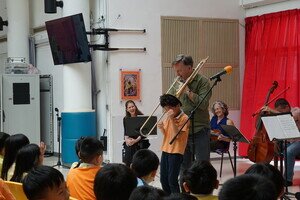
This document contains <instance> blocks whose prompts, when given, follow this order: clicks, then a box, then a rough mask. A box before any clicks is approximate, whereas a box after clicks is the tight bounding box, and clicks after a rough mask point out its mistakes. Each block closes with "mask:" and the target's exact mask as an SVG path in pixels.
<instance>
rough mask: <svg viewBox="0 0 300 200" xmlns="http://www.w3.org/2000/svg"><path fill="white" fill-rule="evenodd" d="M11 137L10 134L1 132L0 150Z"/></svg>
mask: <svg viewBox="0 0 300 200" xmlns="http://www.w3.org/2000/svg"><path fill="white" fill-rule="evenodd" d="M8 137H9V134H7V133H4V132H0V152H1V151H2V149H3V148H4V144H5V140H6V139H7V138H8Z"/></svg>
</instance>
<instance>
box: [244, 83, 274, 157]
mask: <svg viewBox="0 0 300 200" xmlns="http://www.w3.org/2000/svg"><path fill="white" fill-rule="evenodd" d="M277 87H278V83H277V81H274V82H273V84H272V87H271V88H270V89H269V91H268V94H267V97H266V99H265V102H264V106H266V105H267V104H268V101H269V98H270V95H271V94H272V93H273V92H274V90H275V89H276V88H277ZM267 114H268V113H266V112H260V114H259V115H258V116H257V118H256V130H255V134H254V136H253V138H252V140H251V141H250V144H249V147H248V152H247V153H248V158H249V160H251V161H252V162H255V163H257V162H264V163H270V162H271V160H272V159H273V157H274V143H273V142H271V141H270V139H269V136H268V134H267V131H266V129H265V127H264V125H263V123H262V120H261V116H263V115H267Z"/></svg>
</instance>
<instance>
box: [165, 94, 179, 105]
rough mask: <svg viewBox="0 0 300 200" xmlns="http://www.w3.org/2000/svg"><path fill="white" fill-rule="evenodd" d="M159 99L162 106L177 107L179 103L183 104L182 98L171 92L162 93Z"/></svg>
mask: <svg viewBox="0 0 300 200" xmlns="http://www.w3.org/2000/svg"><path fill="white" fill-rule="evenodd" d="M159 101H160V105H161V107H165V106H171V107H176V106H178V105H180V106H182V104H181V102H180V100H179V99H178V98H177V97H175V96H173V95H171V94H163V95H161V96H160V98H159Z"/></svg>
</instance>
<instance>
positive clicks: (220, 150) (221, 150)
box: [215, 144, 234, 178]
mask: <svg viewBox="0 0 300 200" xmlns="http://www.w3.org/2000/svg"><path fill="white" fill-rule="evenodd" d="M229 147H230V144H229V145H228V148H226V149H217V150H216V151H215V152H216V153H217V154H219V155H221V165H220V178H221V177H222V170H223V159H224V153H227V154H228V157H229V161H230V164H231V168H232V172H233V173H234V168H233V163H232V158H231V155H230V152H229Z"/></svg>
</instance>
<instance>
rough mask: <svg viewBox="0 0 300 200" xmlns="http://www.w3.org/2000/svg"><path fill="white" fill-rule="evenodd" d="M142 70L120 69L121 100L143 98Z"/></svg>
mask: <svg viewBox="0 0 300 200" xmlns="http://www.w3.org/2000/svg"><path fill="white" fill-rule="evenodd" d="M140 78H141V70H136V71H133V70H130V71H127V70H122V69H121V70H120V83H121V100H141V90H140V87H141V85H140V81H141V80H140Z"/></svg>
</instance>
